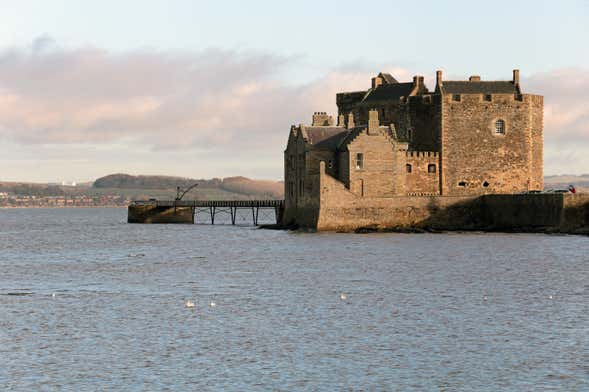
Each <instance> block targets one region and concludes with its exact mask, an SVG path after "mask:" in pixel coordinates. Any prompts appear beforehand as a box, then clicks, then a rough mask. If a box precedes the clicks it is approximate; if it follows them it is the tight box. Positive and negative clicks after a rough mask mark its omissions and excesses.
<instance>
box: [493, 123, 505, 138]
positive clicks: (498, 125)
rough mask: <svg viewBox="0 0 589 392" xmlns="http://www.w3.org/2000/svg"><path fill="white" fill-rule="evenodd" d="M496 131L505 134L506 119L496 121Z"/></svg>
mask: <svg viewBox="0 0 589 392" xmlns="http://www.w3.org/2000/svg"><path fill="white" fill-rule="evenodd" d="M495 133H496V134H498V135H505V121H503V120H497V121H495Z"/></svg>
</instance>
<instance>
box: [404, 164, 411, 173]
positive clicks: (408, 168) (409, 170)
mask: <svg viewBox="0 0 589 392" xmlns="http://www.w3.org/2000/svg"><path fill="white" fill-rule="evenodd" d="M405 170H406V171H407V173H411V170H413V168H412V167H411V165H410V164H406V165H405Z"/></svg>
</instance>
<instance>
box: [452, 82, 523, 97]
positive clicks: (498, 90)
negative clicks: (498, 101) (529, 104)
mask: <svg viewBox="0 0 589 392" xmlns="http://www.w3.org/2000/svg"><path fill="white" fill-rule="evenodd" d="M442 91H443V92H444V93H445V94H517V93H519V91H518V88H517V86H516V85H515V84H514V83H513V82H510V81H494V82H493V81H481V82H467V81H456V82H455V81H445V80H444V81H443V83H442Z"/></svg>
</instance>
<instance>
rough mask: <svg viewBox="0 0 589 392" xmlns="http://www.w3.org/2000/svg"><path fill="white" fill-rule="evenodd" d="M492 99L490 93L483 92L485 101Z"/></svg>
mask: <svg viewBox="0 0 589 392" xmlns="http://www.w3.org/2000/svg"><path fill="white" fill-rule="evenodd" d="M492 100H493V97H492V96H491V94H485V101H489V102H491V101H492Z"/></svg>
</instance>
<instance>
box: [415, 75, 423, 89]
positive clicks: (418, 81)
mask: <svg viewBox="0 0 589 392" xmlns="http://www.w3.org/2000/svg"><path fill="white" fill-rule="evenodd" d="M413 86H415V87H421V86H423V76H419V75H416V76H414V77H413Z"/></svg>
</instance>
